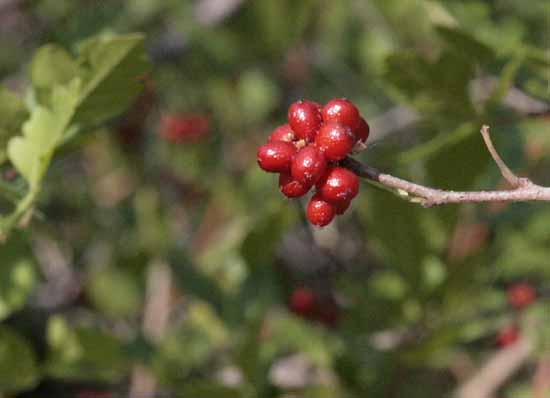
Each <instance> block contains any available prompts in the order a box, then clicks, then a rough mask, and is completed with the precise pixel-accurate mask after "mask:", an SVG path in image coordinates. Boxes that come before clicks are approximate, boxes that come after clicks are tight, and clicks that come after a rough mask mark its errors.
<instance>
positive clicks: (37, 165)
mask: <svg viewBox="0 0 550 398" xmlns="http://www.w3.org/2000/svg"><path fill="white" fill-rule="evenodd" d="M79 89H80V80H79V79H74V80H73V81H72V82H71V83H69V84H67V85H66V86H56V87H54V89H53V90H52V93H51V98H52V102H51V103H52V106H53V108H52V109H49V108H46V107H45V106H42V105H38V106H37V107H36V108H35V109H33V112H32V114H31V117H30V119H29V120H27V121H26V122H25V123H24V124H23V135H21V136H17V137H13V138H12V139H11V140H10V141H9V143H8V156H9V158H10V161H11V162H12V163H13V164H14V166H15V167H16V168H17V170H18V171H19V172H20V173H21V175H22V176H23V177H25V179H26V180H27V181H28V182H29V184H30V185H31V186H36V185H37V184H38V182H39V181H40V180H41V178H42V176H43V175H44V173H45V172H46V169H47V167H48V165H49V161H50V158H51V156H52V155H53V152H54V150H55V148H56V147H57V145H58V144H59V142H60V140H61V139H62V137H63V134H64V133H65V131H66V130H67V129H68V127H69V124H70V122H71V119H72V117H73V114H74V111H75V109H76V105H77V103H78V92H79Z"/></svg>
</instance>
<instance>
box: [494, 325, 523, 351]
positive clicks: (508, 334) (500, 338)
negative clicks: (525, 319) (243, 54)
mask: <svg viewBox="0 0 550 398" xmlns="http://www.w3.org/2000/svg"><path fill="white" fill-rule="evenodd" d="M519 337H520V334H519V330H518V328H517V327H516V326H507V327H505V328H503V329H501V330H500V331H499V332H498V334H497V344H498V345H499V346H500V347H508V346H510V345H512V344H514V343H515V342H517V341H518V340H519Z"/></svg>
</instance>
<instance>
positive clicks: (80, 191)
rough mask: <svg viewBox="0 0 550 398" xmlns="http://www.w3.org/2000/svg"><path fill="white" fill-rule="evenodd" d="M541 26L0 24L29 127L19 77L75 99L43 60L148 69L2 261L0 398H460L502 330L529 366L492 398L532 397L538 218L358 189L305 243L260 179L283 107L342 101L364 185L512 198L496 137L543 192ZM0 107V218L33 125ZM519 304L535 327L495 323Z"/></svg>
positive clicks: (289, 11) (422, 20) (172, 13)
mask: <svg viewBox="0 0 550 398" xmlns="http://www.w3.org/2000/svg"><path fill="white" fill-rule="evenodd" d="M549 26H550V2H548V1H546V0H529V2H525V1H520V0H464V1H459V0H447V1H443V0H440V1H437V0H370V1H366V0H364V1H363V0H361V1H359V0H358V1H355V0H331V1H322V0H304V1H291V0H253V1H252V0H249V1H243V0H219V1H213V0H197V1H190V0H186V1H185V0H166V1H156V0H116V1H99V0H78V1H77V0H3V1H0V36H1V38H2V39H1V43H0V79H1V80H2V85H3V86H4V87H6V88H7V89H8V90H9V91H10V92H11V93H13V94H16V95H19V96H20V97H21V98H22V99H23V100H25V101H28V100H29V98H23V97H24V96H23V94H22V93H23V91H24V89H25V88H26V87H28V86H29V84H30V83H31V81H30V77H32V79H33V80H32V84H34V85H35V86H38V87H40V84H39V82H40V81H41V80H40V79H49V78H50V77H51V76H52V74H54V75H55V74H57V76H58V77H57V78H62V77H63V76H66V75H65V74H69V75H70V73H71V71H70V70H69V69H66V68H65V69H63V68H62V66H61V65H60V64H59V63H54V64H55V65H56V67H54V68H51V66H50V68H48V67H46V66H43V67H40V66H39V67H36V68H31V60H32V57H33V54H34V53H35V51H36V49H37V48H38V47H40V46H42V45H44V44H46V43H49V42H53V43H56V44H58V45H61V46H62V47H64V48H66V49H67V50H68V51H70V52H73V53H74V52H76V51H77V50H78V49H82V46H83V43H84V42H85V40H87V39H89V38H90V37H92V36H97V35H109V34H114V33H118V34H123V33H129V32H134V31H139V32H143V33H144V34H145V38H146V39H145V40H146V48H147V52H148V54H149V57H150V59H151V61H152V65H153V69H152V72H151V73H150V75H149V78H147V80H146V81H145V84H144V89H143V91H142V93H141V95H140V97H139V98H138V99H137V100H135V102H134V104H133V105H132V106H131V107H130V109H129V110H127V111H126V112H124V113H123V114H121V115H119V116H118V117H116V118H111V119H110V121H109V122H108V123H107V124H105V125H102V126H101V127H98V126H94V127H93V128H89V129H88V131H80V132H79V133H78V134H77V135H76V136H75V137H72V138H71V139H70V140H68V141H67V142H66V143H65V145H63V146H62V147H61V148H60V149H58V150H57V152H56V156H55V158H54V160H53V162H52V165H51V167H50V169H49V171H48V174H47V175H46V177H45V180H44V182H43V187H42V189H43V190H42V193H41V195H40V197H39V201H38V204H37V211H36V214H35V215H36V216H35V217H34V219H33V220H32V221H31V223H30V224H29V226H28V227H27V228H25V229H23V230H18V231H16V232H15V233H14V234H12V235H11V237H10V238H9V239H8V240H7V241H6V242H5V243H4V244H2V245H0V259H1V261H0V272H1V276H0V395H1V396H6V397H43V396H56V397H57V396H59V397H63V396H77V394H79V393H82V391H88V392H90V391H91V392H96V393H101V392H104V393H109V394H118V395H112V396H128V395H131V396H132V397H146V396H154V394H159V396H182V397H199V396H200V397H204V398H206V397H298V396H299V397H363V396H371V397H403V396H407V397H410V398H414V397H442V396H450V395H451V394H452V393H453V391H455V390H456V388H457V386H459V385H461V383H463V382H464V381H465V380H467V379H468V378H469V377H470V376H472V375H475V374H476V369H478V368H479V367H480V366H482V364H483V363H484V361H485V359H486V358H489V357H491V355H493V354H494V353H495V352H496V351H497V350H499V349H500V348H499V347H498V341H497V337H496V336H497V333H498V331H499V330H501V329H502V328H504V327H506V326H509V325H513V326H515V327H516V326H517V327H518V328H519V330H520V333H521V334H522V335H526V336H529V338H530V339H532V340H533V342H534V343H533V344H535V347H536V348H535V349H534V350H533V354H532V355H531V358H530V360H529V361H528V362H527V363H526V364H525V366H524V367H523V368H522V370H521V371H520V372H518V373H516V374H515V375H513V377H510V378H509V379H508V380H507V381H506V383H504V385H503V386H502V387H501V389H500V390H499V394H500V396H502V397H508V398H515V397H517V398H520V397H521V398H524V397H527V396H534V395H531V394H532V391H533V388H534V387H533V383H534V382H533V378H532V375H533V373H534V371H535V368H536V366H537V363H538V362H539V361H541V360H542V359H544V357H545V356H546V357H547V356H548V355H549V350H550V319H549V318H550V311H549V305H548V298H549V297H550V260H549V259H550V207H549V205H548V204H544V203H539V204H514V205H497V204H492V205H477V206H471V205H468V206H447V207H441V208H432V209H423V208H421V207H419V206H418V205H415V204H411V203H408V202H406V201H403V200H402V199H400V198H397V197H395V196H393V195H392V194H391V193H389V192H386V191H384V190H380V189H379V188H377V187H374V186H372V185H368V184H363V187H362V190H361V193H360V195H359V197H358V198H357V199H356V200H355V201H354V203H353V205H352V210H351V211H349V212H348V213H347V215H346V216H344V217H342V218H341V219H339V220H338V222H337V223H333V224H332V225H331V226H330V227H327V228H325V229H322V230H319V229H312V228H311V227H310V226H309V225H307V223H305V222H304V218H303V211H302V205H303V203H300V202H296V203H295V202H293V201H289V200H287V199H284V198H283V197H282V196H281V195H280V194H279V192H278V189H277V183H276V178H275V177H273V176H272V175H268V174H266V173H263V172H262V171H261V170H259V168H258V167H257V166H256V160H255V153H256V148H257V147H258V145H259V144H261V143H262V142H263V141H264V140H265V139H266V137H267V135H268V134H269V132H270V131H271V130H272V129H273V128H274V127H276V126H277V125H280V124H283V123H284V122H285V118H286V109H287V108H288V105H289V104H290V103H291V102H293V101H295V100H296V99H299V98H310V99H313V100H315V101H319V102H326V101H328V100H329V99H331V98H333V97H339V96H345V97H347V98H349V99H351V100H352V101H354V103H355V104H357V106H358V107H359V108H360V110H361V113H362V114H363V115H365V116H366V118H367V120H368V121H369V123H370V124H371V131H372V134H371V138H370V140H371V141H372V142H373V144H372V145H371V148H370V149H368V150H367V151H365V152H363V153H362V154H361V155H359V156H358V158H359V159H360V160H362V161H364V162H365V163H368V164H370V165H373V166H375V167H377V168H380V169H382V170H384V171H387V172H391V173H393V174H395V175H398V176H400V177H403V178H409V179H411V180H414V181H418V182H422V183H426V184H428V185H433V186H437V187H441V188H447V189H456V190H467V189H483V188H492V187H503V186H505V185H504V182H503V181H501V177H500V175H499V173H498V170H497V168H496V167H495V166H494V164H493V163H492V161H491V159H490V156H489V155H488V153H487V150H486V148H485V147H484V145H483V144H482V140H481V139H480V137H479V133H478V131H479V127H480V126H481V124H483V123H486V124H489V125H491V126H492V132H493V139H494V140H495V142H496V145H497V147H498V148H499V150H500V152H501V153H502V154H503V157H504V158H505V160H506V161H507V162H508V164H509V165H510V166H511V167H512V168H513V169H514V170H517V171H518V172H519V173H521V174H525V175H529V176H530V177H531V178H532V179H533V180H534V181H536V182H538V183H541V184H546V185H549V184H550V172H549V170H550V116H549V115H550V114H549V109H550V107H549V105H548V104H549V101H550V90H549V84H550V83H549V82H550V53H549V48H548V39H549V37H548V27H549ZM56 62H57V61H56ZM33 65H36V63H34V64H33ZM65 66H66V65H65ZM131 66H132V65H129V66H128V67H131ZM66 67H67V66H66ZM31 69H32V76H31ZM54 72H55V73H54ZM123 75H124V73H122V75H121V77H120V78H121V79H122V78H123V77H124V76H123ZM37 76H38V77H37ZM41 76H42V77H41ZM44 76H46V77H44ZM37 82H38V83H37ZM110 84H111V83H110ZM113 84H115V83H113ZM113 87H114V86H113ZM110 95H111V98H110V99H109V100H110V101H111V102H112V103H113V104H114V106H115V107H116V106H118V105H120V104H121V102H117V101H119V99H120V101H124V98H126V99H130V98H131V97H132V95H131V94H130V93H129V92H125V91H123V92H120V91H118V92H117V91H116V90H114V89H113V90H111V94H110ZM112 96H116V98H117V101H115V102H113V99H112ZM5 98H7V99H5ZM0 100H1V101H0V102H1V103H2V107H0V108H1V109H0V112H8V113H7V114H10V115H14V114H15V113H17V112H19V113H18V115H19V116H18V117H17V118H15V117H12V118H10V120H11V122H10V123H12V125H8V123H7V122H4V121H3V120H0V159H1V162H2V165H1V167H2V173H3V177H2V180H0V181H1V184H0V191H2V192H3V193H5V194H6V197H7V198H8V199H9V198H10V195H12V194H14V192H15V194H17V193H18V192H21V190H22V189H24V187H25V183H24V180H22V179H21V178H20V177H19V176H17V174H16V173H14V172H13V166H12V165H11V164H10V163H9V161H7V160H6V157H5V152H4V147H5V143H6V142H7V139H8V138H9V136H10V134H11V133H19V131H15V132H14V129H15V130H16V128H17V126H20V124H21V122H22V121H23V120H25V118H26V113H25V110H24V109H23V107H18V106H19V105H17V101H16V100H15V99H14V98H13V96H12V94H10V93H8V92H7V91H0ZM5 104H12V105H13V106H12V109H8V105H5ZM13 109H16V111H17V112H15V111H14V110H13ZM111 110H112V109H111ZM1 115H2V113H0V116H1ZM0 119H4V118H3V117H0ZM174 125H175V126H176V127H174ZM14 126H15V127H14ZM170 126H172V127H170ZM174 129H175V130H174ZM2 200H3V199H2ZM0 206H2V207H1V209H2V210H3V211H4V210H6V211H8V210H9V208H10V206H11V205H10V202H9V200H6V201H2V202H1V203H0ZM518 281H522V282H528V283H529V284H530V285H531V286H533V287H534V288H535V289H536V292H537V297H538V299H537V300H536V302H535V303H534V304H533V305H531V306H530V307H529V308H528V309H526V310H525V311H517V310H513V309H512V308H511V307H510V305H509V304H508V303H507V299H506V289H507V288H508V287H509V286H511V285H512V284H514V283H516V282H518ZM297 291H298V292H302V293H303V292H306V293H308V294H310V295H311V296H312V297H313V302H314V304H313V305H314V306H315V307H316V308H315V316H310V315H311V314H310V315H307V316H305V315H304V314H303V313H302V314H300V313H299V312H300V311H297V310H296V307H295V304H296V303H293V302H292V300H293V299H294V300H295V299H296V292H297ZM292 309H294V311H292ZM533 325H536V326H533ZM549 377H550V376H549ZM537 398H538V397H537Z"/></svg>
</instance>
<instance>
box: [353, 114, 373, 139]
mask: <svg viewBox="0 0 550 398" xmlns="http://www.w3.org/2000/svg"><path fill="white" fill-rule="evenodd" d="M354 133H355V139H356V140H357V141H359V142H363V143H365V142H367V139H368V138H369V134H370V127H369V124H368V123H367V121H366V120H365V119H363V118H361V119H360V121H359V127H357V128H356V129H355V131H354Z"/></svg>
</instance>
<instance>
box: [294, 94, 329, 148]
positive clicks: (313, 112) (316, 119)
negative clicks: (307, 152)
mask: <svg viewBox="0 0 550 398" xmlns="http://www.w3.org/2000/svg"><path fill="white" fill-rule="evenodd" d="M322 121H323V119H322V118H321V112H319V107H318V104H316V103H314V102H311V101H297V102H295V103H293V104H292V105H290V108H288V124H289V125H290V127H291V129H292V131H294V133H295V134H296V136H297V137H298V138H299V139H303V140H306V142H311V141H313V140H314V139H315V136H316V134H317V131H318V130H319V127H321V123H322Z"/></svg>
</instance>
